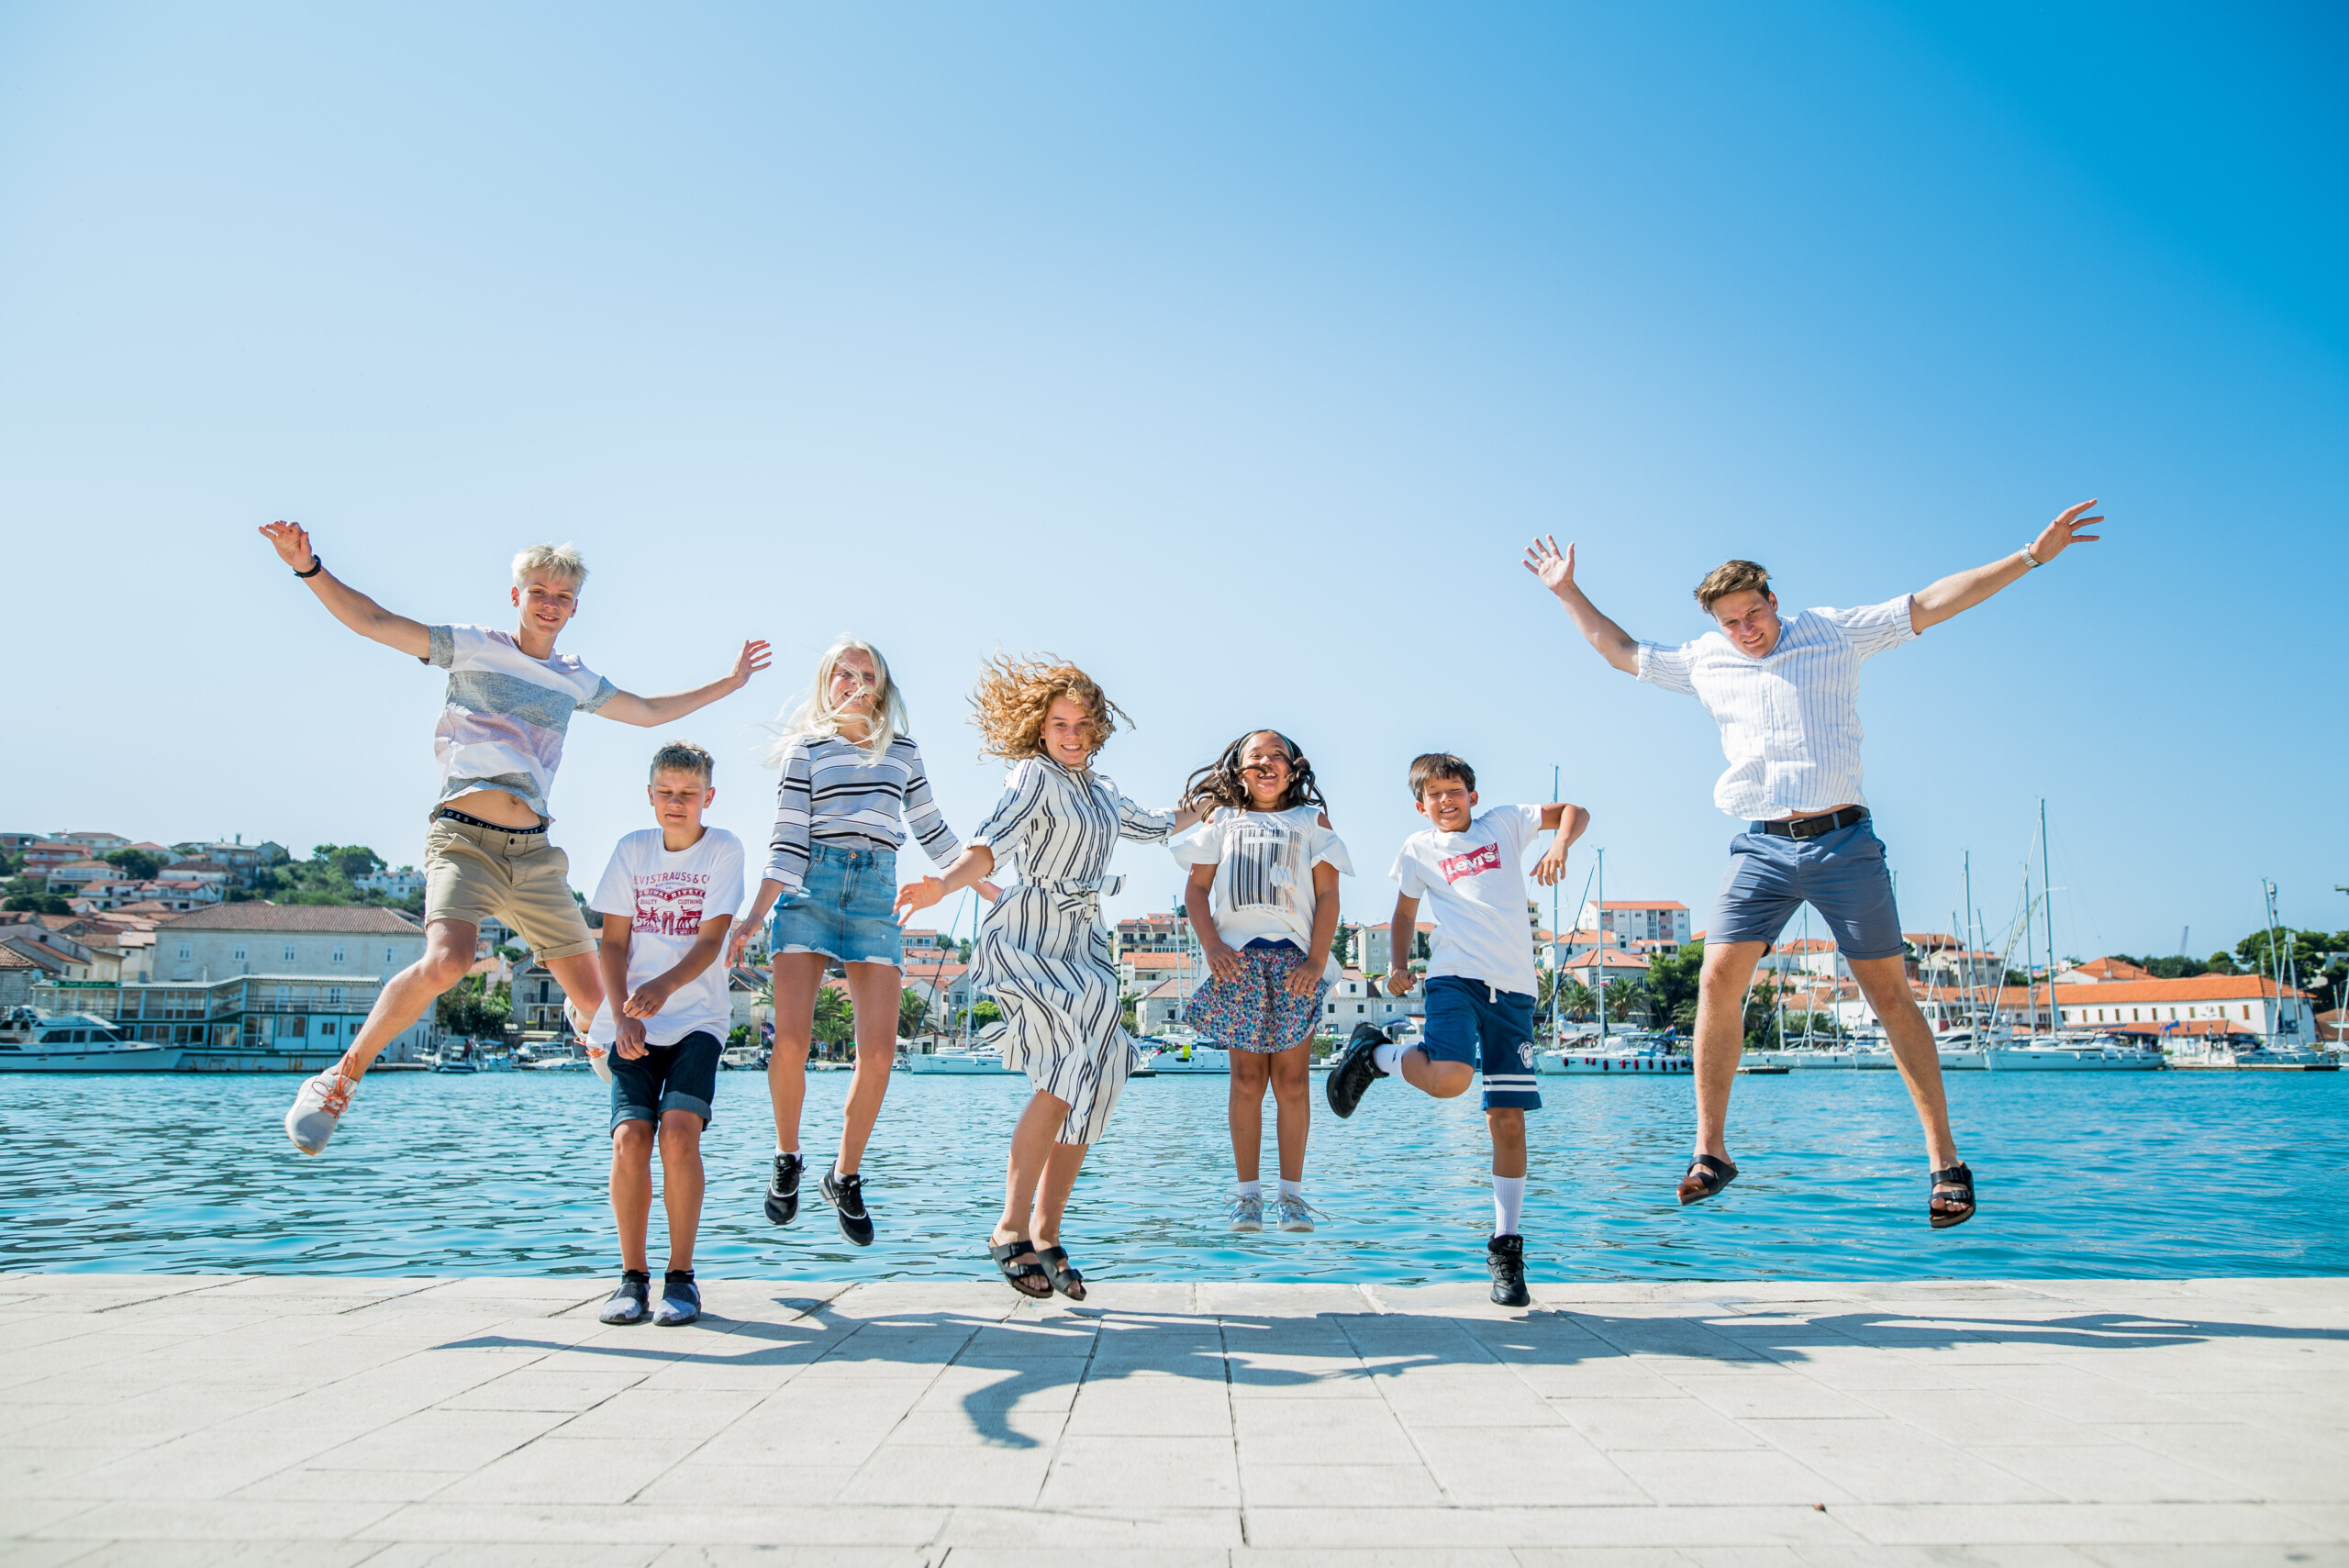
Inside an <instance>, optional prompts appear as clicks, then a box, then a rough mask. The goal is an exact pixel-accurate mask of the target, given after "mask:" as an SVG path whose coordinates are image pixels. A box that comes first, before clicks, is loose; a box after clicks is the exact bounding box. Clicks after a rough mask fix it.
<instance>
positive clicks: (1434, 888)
mask: <svg viewBox="0 0 2349 1568" xmlns="http://www.w3.org/2000/svg"><path fill="white" fill-rule="evenodd" d="M1541 831H1542V808H1541V807H1540V806H1494V807H1493V808H1492V809H1491V810H1490V811H1487V812H1485V813H1484V814H1483V815H1481V816H1479V817H1474V818H1471V819H1470V821H1469V823H1468V830H1467V831H1466V832H1464V833H1446V832H1443V831H1442V830H1441V829H1439V828H1425V829H1423V830H1421V831H1419V832H1417V833H1414V834H1412V835H1411V836H1410V837H1409V838H1408V839H1406V840H1403V851H1402V852H1401V853H1400V854H1398V855H1397V856H1396V857H1395V867H1394V869H1393V870H1392V871H1390V872H1388V873H1386V874H1387V875H1389V876H1391V877H1393V878H1394V879H1395V880H1396V881H1397V882H1398V883H1400V884H1402V892H1403V896H1404V897H1406V898H1419V899H1424V900H1426V901H1427V905H1428V907H1429V909H1430V910H1431V912H1432V913H1433V914H1434V916H1435V935H1434V937H1432V938H1431V939H1430V940H1429V943H1428V978H1429V979H1431V980H1432V979H1434V978H1436V977H1437V976H1438V975H1443V974H1456V975H1458V976H1459V977H1460V978H1462V979H1464V980H1475V981H1479V982H1481V983H1483V984H1486V985H1490V986H1494V987H1496V988H1497V989H1499V990H1502V991H1515V992H1518V993H1520V994H1521V995H1528V996H1531V995H1533V994H1534V991H1535V987H1536V984H1537V983H1536V981H1535V980H1534V977H1533V927H1532V924H1531V922H1530V921H1529V920H1528V919H1527V918H1526V914H1525V847H1526V846H1527V845H1528V844H1531V842H1533V840H1534V837H1535V836H1536V835H1537V834H1539V833H1540V832H1541Z"/></svg>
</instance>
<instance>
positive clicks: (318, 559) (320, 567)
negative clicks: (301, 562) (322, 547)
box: [294, 550, 327, 577]
mask: <svg viewBox="0 0 2349 1568" xmlns="http://www.w3.org/2000/svg"><path fill="white" fill-rule="evenodd" d="M326 569H327V563H326V558H325V557H323V556H321V555H320V554H319V553H318V552H317V550H312V551H310V569H309V570H308V571H307V572H296V573H294V575H295V576H296V577H316V576H317V574H318V573H321V572H324V571H325V570H326Z"/></svg>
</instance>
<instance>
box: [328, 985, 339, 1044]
mask: <svg viewBox="0 0 2349 1568" xmlns="http://www.w3.org/2000/svg"><path fill="white" fill-rule="evenodd" d="M327 1006H329V1007H340V1006H342V987H341V986H340V985H329V986H328V987H327ZM327 1032H328V1033H329V1034H331V1033H333V1032H334V1030H333V1029H332V1027H331V1026H329V1027H328V1030H327Z"/></svg>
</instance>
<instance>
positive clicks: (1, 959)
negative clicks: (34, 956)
mask: <svg viewBox="0 0 2349 1568" xmlns="http://www.w3.org/2000/svg"><path fill="white" fill-rule="evenodd" d="M39 968H40V965H39V964H38V963H35V962H33V961H32V960H31V959H28V958H27V957H26V956H25V955H24V954H23V953H20V952H18V951H17V950H16V949H15V948H11V947H0V969H39Z"/></svg>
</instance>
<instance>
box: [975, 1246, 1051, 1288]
mask: <svg viewBox="0 0 2349 1568" xmlns="http://www.w3.org/2000/svg"><path fill="white" fill-rule="evenodd" d="M1034 1251H1036V1243H1035V1242H1033V1241H1030V1240H1028V1239H1027V1238H1026V1237H1024V1236H1023V1237H1021V1238H1020V1239H1019V1240H1017V1241H999V1242H997V1243H996V1244H995V1245H994V1246H992V1247H989V1248H988V1249H987V1256H988V1257H990V1258H993V1259H994V1260H995V1266H996V1268H999V1269H1001V1270H1002V1271H1003V1277H1004V1278H1005V1279H1007V1280H1009V1281H1010V1282H1011V1288H1012V1289H1014V1290H1016V1291H1018V1292H1019V1294H1020V1295H1022V1296H1026V1297H1028V1299H1029V1300H1030V1301H1041V1300H1043V1299H1044V1298H1045V1297H1047V1296H1051V1295H1052V1285H1051V1284H1049V1283H1048V1284H1041V1285H1039V1286H1034V1287H1031V1286H1030V1284H1028V1282H1029V1281H1030V1280H1042V1279H1044V1277H1045V1275H1044V1265H1043V1264H1041V1263H1015V1262H1012V1261H1011V1260H1012V1259H1014V1258H1016V1257H1018V1256H1019V1254H1020V1253H1022V1252H1029V1253H1032V1252H1034Z"/></svg>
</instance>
